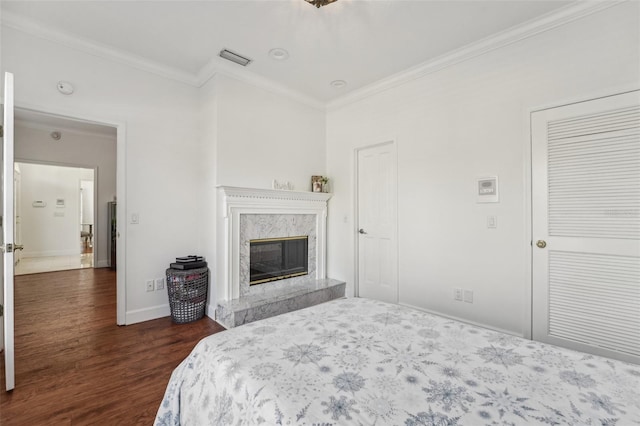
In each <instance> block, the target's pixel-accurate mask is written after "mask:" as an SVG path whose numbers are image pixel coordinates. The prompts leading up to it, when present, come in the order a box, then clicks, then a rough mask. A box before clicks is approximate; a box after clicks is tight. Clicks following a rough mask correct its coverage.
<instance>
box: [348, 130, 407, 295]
mask: <svg viewBox="0 0 640 426" xmlns="http://www.w3.org/2000/svg"><path fill="white" fill-rule="evenodd" d="M357 179H358V183H357V188H358V193H357V200H358V284H357V292H358V296H360V297H367V298H371V299H377V300H382V301H385V302H390V303H398V243H397V241H398V236H397V233H398V232H397V228H398V225H397V198H398V197H397V160H396V145H395V144H394V143H386V144H383V145H377V146H373V147H369V148H363V149H360V150H358V164H357Z"/></svg>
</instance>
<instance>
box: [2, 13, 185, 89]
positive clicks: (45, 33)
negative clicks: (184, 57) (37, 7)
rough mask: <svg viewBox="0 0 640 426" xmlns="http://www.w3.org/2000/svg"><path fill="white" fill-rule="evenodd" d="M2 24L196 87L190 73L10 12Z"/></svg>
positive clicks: (4, 15)
mask: <svg viewBox="0 0 640 426" xmlns="http://www.w3.org/2000/svg"><path fill="white" fill-rule="evenodd" d="M2 24H3V25H5V26H7V27H9V28H13V29H14V30H18V31H21V32H23V33H26V34H29V35H32V36H35V37H39V38H43V39H45V40H48V41H51V42H54V43H58V44H62V45H63V46H66V47H69V48H71V49H75V50H80V51H82V52H85V53H88V54H90V55H93V56H97V57H99V58H104V59H108V60H111V61H114V62H118V63H121V64H124V65H128V66H130V67H133V68H137V69H139V70H143V71H147V72H150V73H152V74H156V75H159V76H161V77H165V78H169V79H171V80H175V81H179V82H181V83H185V84H188V85H190V86H196V85H197V81H196V76H195V75H194V74H192V73H188V72H185V71H183V70H180V69H177V68H174V67H170V66H167V65H164V64H161V63H159V62H156V61H152V60H150V59H147V58H143V57H142V56H138V55H134V54H132V53H129V52H125V51H123V50H120V49H115V48H113V47H111V46H107V45H104V44H100V43H98V42H96V41H94V40H89V39H86V38H82V37H80V36H77V35H75V34H71V33H68V32H66V31H60V30H58V29H54V28H51V27H47V26H46V25H42V24H41V23H35V22H33V21H31V20H29V19H25V18H24V17H21V16H19V15H16V14H15V13H13V12H7V11H3V12H2Z"/></svg>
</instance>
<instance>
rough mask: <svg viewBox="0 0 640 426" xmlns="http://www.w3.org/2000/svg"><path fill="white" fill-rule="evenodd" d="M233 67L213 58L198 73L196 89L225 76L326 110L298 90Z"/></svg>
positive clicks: (322, 105) (323, 104)
mask: <svg viewBox="0 0 640 426" xmlns="http://www.w3.org/2000/svg"><path fill="white" fill-rule="evenodd" d="M232 67H234V65H232V64H226V63H221V62H219V61H218V57H215V58H213V59H212V60H211V61H209V63H208V64H206V65H205V66H203V67H202V68H201V69H200V71H199V72H198V77H197V83H196V87H202V86H204V85H205V84H206V83H207V82H208V81H209V80H210V79H212V78H213V77H214V76H216V75H223V76H225V77H228V78H233V79H235V80H238V81H241V82H243V83H246V84H249V85H252V86H255V87H257V88H260V89H263V90H266V91H268V92H271V93H275V94H277V95H281V96H284V97H286V98H289V99H292V100H294V101H296V102H300V103H301V104H304V105H307V106H309V107H312V108H316V109H319V110H322V111H324V110H325V103H324V102H321V101H319V100H317V99H315V98H313V97H311V96H307V95H305V94H303V93H301V92H298V91H296V90H293V89H290V88H288V87H286V86H284V85H283V84H280V83H277V82H275V81H273V80H270V79H268V78H266V77H262V76H261V75H258V74H256V73H254V72H252V71H251V70H248V69H246V68H240V67H238V66H237V65H236V66H235V68H232ZM236 68H237V69H236Z"/></svg>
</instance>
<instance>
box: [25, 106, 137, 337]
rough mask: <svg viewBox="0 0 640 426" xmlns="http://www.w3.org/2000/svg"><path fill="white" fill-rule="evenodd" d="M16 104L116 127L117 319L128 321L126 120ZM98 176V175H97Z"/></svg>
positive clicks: (118, 322) (51, 113)
mask: <svg viewBox="0 0 640 426" xmlns="http://www.w3.org/2000/svg"><path fill="white" fill-rule="evenodd" d="M15 107H16V108H20V109H26V110H30V111H35V112H40V113H45V114H50V115H55V116H58V117H61V118H66V119H69V120H82V121H87V122H90V123H96V124H100V125H103V126H111V127H115V128H116V197H117V199H118V211H117V217H116V221H117V223H118V224H119V225H118V235H119V238H118V239H117V242H116V251H117V265H118V268H117V270H116V323H117V324H118V325H125V324H126V320H127V311H126V307H127V306H126V305H127V284H126V241H127V238H126V229H127V227H126V221H125V219H126V217H127V216H126V184H127V180H126V158H127V154H126V122H125V121H121V120H119V119H109V118H100V117H95V116H88V115H86V114H85V113H84V112H83V111H75V110H69V109H65V110H62V109H55V108H50V107H44V106H41V105H34V104H29V103H19V104H16V106H15ZM96 179H97V176H96Z"/></svg>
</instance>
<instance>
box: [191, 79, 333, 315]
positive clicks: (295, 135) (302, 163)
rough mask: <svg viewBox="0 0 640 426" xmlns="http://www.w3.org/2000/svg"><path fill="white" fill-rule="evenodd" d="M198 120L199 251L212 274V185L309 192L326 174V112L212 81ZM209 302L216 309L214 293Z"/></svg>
mask: <svg viewBox="0 0 640 426" xmlns="http://www.w3.org/2000/svg"><path fill="white" fill-rule="evenodd" d="M200 117H201V127H200V131H201V133H200V135H201V148H200V150H199V152H200V156H201V159H202V160H203V161H202V170H201V171H200V176H201V179H202V183H203V188H202V193H203V194H206V197H205V198H204V200H203V208H202V215H201V227H202V233H201V247H202V252H203V254H204V255H205V256H206V257H207V260H208V261H209V263H210V266H211V267H212V270H213V271H215V270H216V268H215V259H216V235H217V230H216V224H215V217H216V205H217V200H216V193H215V187H216V185H227V186H240V187H249V188H271V184H272V181H273V180H274V179H276V180H277V181H279V182H281V183H282V182H285V181H288V182H290V183H291V184H293V185H294V188H295V190H297V191H309V190H310V188H311V176H312V175H316V174H320V175H323V174H325V170H326V165H325V164H326V160H325V145H324V143H325V112H324V111H322V110H319V109H316V108H313V107H309V106H307V105H303V104H301V103H299V102H296V101H293V100H290V99H288V98H285V97H283V96H280V95H277V94H274V93H272V92H270V91H267V90H264V89H261V88H258V87H255V86H252V85H250V84H247V83H244V82H241V81H238V80H236V79H234V78H231V77H228V76H224V75H216V76H215V77H214V78H213V79H211V80H210V81H209V82H208V83H207V84H206V85H205V86H204V87H203V88H202V89H201V91H200ZM213 280H215V272H214V273H213V274H212V281H213ZM212 284H215V283H213V282H212ZM210 288H211V289H215V288H216V287H215V285H212V286H211V287H210ZM209 299H210V308H211V307H213V308H215V300H216V298H215V294H214V290H212V291H211V292H210V298H209Z"/></svg>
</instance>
